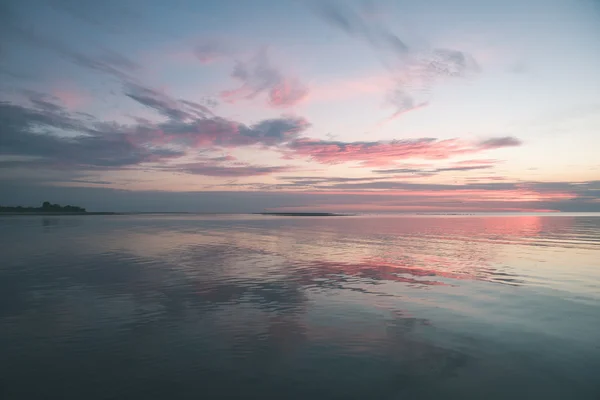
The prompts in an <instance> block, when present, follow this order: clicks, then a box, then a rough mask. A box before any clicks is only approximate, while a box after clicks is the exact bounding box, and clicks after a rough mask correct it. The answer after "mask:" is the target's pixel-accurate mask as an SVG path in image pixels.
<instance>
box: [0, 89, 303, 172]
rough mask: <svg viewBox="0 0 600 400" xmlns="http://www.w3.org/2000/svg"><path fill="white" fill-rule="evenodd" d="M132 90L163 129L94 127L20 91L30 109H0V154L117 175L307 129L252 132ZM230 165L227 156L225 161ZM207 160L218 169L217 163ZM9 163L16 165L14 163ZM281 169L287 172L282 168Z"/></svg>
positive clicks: (277, 123)
mask: <svg viewBox="0 0 600 400" xmlns="http://www.w3.org/2000/svg"><path fill="white" fill-rule="evenodd" d="M134 87H135V89H136V94H135V96H134V97H135V99H136V100H137V101H139V102H141V103H144V104H147V105H148V106H151V107H153V108H154V109H157V110H159V111H160V112H161V113H162V114H164V115H166V116H167V117H169V119H168V120H167V121H166V122H162V123H152V122H150V121H146V120H138V121H137V124H135V125H119V124H116V123H110V122H102V121H96V120H94V119H93V118H89V117H88V116H81V115H79V114H77V113H69V112H68V111H67V110H66V109H65V108H63V107H62V106H60V105H58V104H56V103H55V102H54V101H55V100H56V99H54V98H52V97H51V96H46V95H42V94H39V93H36V92H31V91H29V92H24V93H25V94H26V95H27V97H28V100H29V102H30V103H31V106H30V107H28V106H23V105H17V104H13V103H9V102H1V103H0V125H1V126H2V127H3V129H2V130H1V131H0V144H1V146H0V155H10V156H26V157H37V158H38V159H35V160H25V161H18V166H20V167H25V166H29V167H32V168H34V167H40V166H43V167H46V168H65V167H73V166H77V167H80V168H87V169H91V168H99V167H102V168H122V167H127V166H135V165H139V164H143V163H160V162H164V161H167V160H171V159H174V158H178V157H180V156H182V155H184V154H185V153H186V151H188V150H189V149H191V148H201V149H207V150H218V149H219V148H231V147H240V146H252V145H261V146H274V145H279V144H282V143H286V142H288V141H290V140H293V139H295V138H297V137H298V135H299V134H300V133H301V132H303V131H304V130H305V129H306V128H307V127H308V126H309V124H308V122H307V121H306V120H304V119H303V118H298V117H283V118H279V119H269V120H264V121H259V122H257V123H256V124H254V125H250V126H247V125H244V124H241V123H239V122H236V121H231V120H227V119H224V118H220V117H216V116H211V117H206V116H205V114H204V113H203V111H204V110H203V109H201V110H200V111H199V110H198V108H199V105H198V104H196V103H192V102H189V101H186V102H182V101H174V100H172V99H170V98H169V97H168V96H166V95H165V96H163V95H161V94H160V93H158V92H155V91H152V90H150V89H144V88H142V87H139V86H134ZM190 104H191V105H193V106H194V107H191V106H190ZM231 160H232V157H231V156H226V157H225V158H224V159H223V161H231ZM209 161H210V162H212V163H216V162H219V161H221V160H217V159H213V160H209ZM10 162H11V163H12V164H11V165H12V166H16V164H14V163H15V162H16V161H14V160H13V161H10ZM7 165H8V164H4V165H3V166H4V167H6V166H7ZM188 167H189V168H185V169H184V170H186V171H188V172H190V173H199V172H198V171H200V167H201V165H196V167H195V168H191V167H190V166H189V165H188ZM202 167H204V171H206V172H207V173H209V174H214V176H250V175H261V174H262V175H264V174H266V173H269V172H271V171H272V172H276V171H279V170H278V169H268V168H266V167H265V168H262V167H260V168H257V169H255V170H252V169H251V168H250V167H244V168H238V169H234V170H232V172H229V173H227V172H223V171H222V168H221V167H218V168H215V169H212V170H211V169H209V168H208V164H207V165H202ZM220 168H221V169H220ZM284 170H289V168H282V169H281V171H284ZM217 174H220V175H217Z"/></svg>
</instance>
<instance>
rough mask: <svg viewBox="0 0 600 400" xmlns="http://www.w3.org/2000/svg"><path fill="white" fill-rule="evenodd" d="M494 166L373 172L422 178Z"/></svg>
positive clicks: (397, 169) (399, 169) (378, 170)
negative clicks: (414, 175)
mask: <svg viewBox="0 0 600 400" xmlns="http://www.w3.org/2000/svg"><path fill="white" fill-rule="evenodd" d="M493 167H494V166H493V165H491V164H484V165H462V166H451V167H443V168H431V169H418V168H394V169H376V170H373V172H376V173H378V174H417V175H422V176H430V175H435V174H437V173H440V172H451V171H453V172H460V171H474V170H480V169H489V168H493Z"/></svg>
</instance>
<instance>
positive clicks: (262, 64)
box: [221, 48, 308, 108]
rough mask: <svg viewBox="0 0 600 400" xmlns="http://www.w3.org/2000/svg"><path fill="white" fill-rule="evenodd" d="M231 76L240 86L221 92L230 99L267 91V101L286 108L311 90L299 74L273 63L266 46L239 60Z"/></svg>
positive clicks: (252, 97)
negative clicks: (246, 58) (291, 72)
mask: <svg viewBox="0 0 600 400" xmlns="http://www.w3.org/2000/svg"><path fill="white" fill-rule="evenodd" d="M231 76H232V77H233V78H234V79H236V80H237V81H239V82H240V83H241V86H240V87H238V88H236V89H233V90H226V91H223V92H221V98H222V99H223V100H224V101H227V102H232V103H233V102H236V101H238V100H242V99H244V100H251V99H254V98H256V97H258V96H260V95H263V94H264V95H266V98H267V104H269V105H270V106H272V107H280V108H285V107H290V106H293V105H296V104H298V103H299V102H300V101H301V100H302V99H304V97H306V95H307V94H308V88H307V87H306V86H305V85H304V84H302V83H301V82H300V81H299V80H298V79H297V78H294V77H288V76H284V75H283V74H282V73H281V72H280V71H279V70H278V69H277V68H275V67H273V66H272V65H271V63H270V61H269V57H268V54H267V49H266V48H262V49H261V50H259V51H258V53H257V54H255V55H254V56H253V57H252V58H251V59H250V60H248V61H237V62H236V64H235V67H234V69H233V72H232V74H231Z"/></svg>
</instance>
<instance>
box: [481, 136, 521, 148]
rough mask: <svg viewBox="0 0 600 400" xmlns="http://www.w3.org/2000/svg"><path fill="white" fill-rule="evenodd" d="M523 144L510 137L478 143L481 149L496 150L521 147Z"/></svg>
mask: <svg viewBox="0 0 600 400" xmlns="http://www.w3.org/2000/svg"><path fill="white" fill-rule="evenodd" d="M522 144H523V142H522V141H520V140H519V139H517V138H515V137H512V136H504V137H498V138H490V139H486V140H483V141H481V142H479V146H480V147H481V148H482V149H498V148H501V147H515V146H520V145H522Z"/></svg>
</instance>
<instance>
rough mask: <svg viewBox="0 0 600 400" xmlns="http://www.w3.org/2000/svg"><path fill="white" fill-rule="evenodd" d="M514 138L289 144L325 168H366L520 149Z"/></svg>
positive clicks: (302, 140) (294, 151)
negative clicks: (349, 165) (353, 164)
mask: <svg viewBox="0 0 600 400" xmlns="http://www.w3.org/2000/svg"><path fill="white" fill-rule="evenodd" d="M518 144H520V141H519V140H518V139H516V138H512V137H502V138H491V139H487V140H485V141H482V142H468V141H464V140H460V139H446V140H438V139H434V138H419V139H405V140H395V141H391V142H382V141H379V142H336V141H324V140H318V139H308V138H300V139H297V140H295V141H294V142H292V143H290V144H289V146H288V147H289V151H288V153H287V154H288V155H290V156H297V157H307V158H311V159H313V160H315V161H317V162H320V163H323V164H338V163H345V162H360V163H361V165H363V166H369V167H373V166H385V165H393V164H394V163H395V162H396V161H399V160H407V159H427V160H442V159H448V158H451V157H455V156H458V155H463V154H473V153H478V152H481V151H483V150H488V149H495V148H500V147H507V146H516V145H518Z"/></svg>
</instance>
